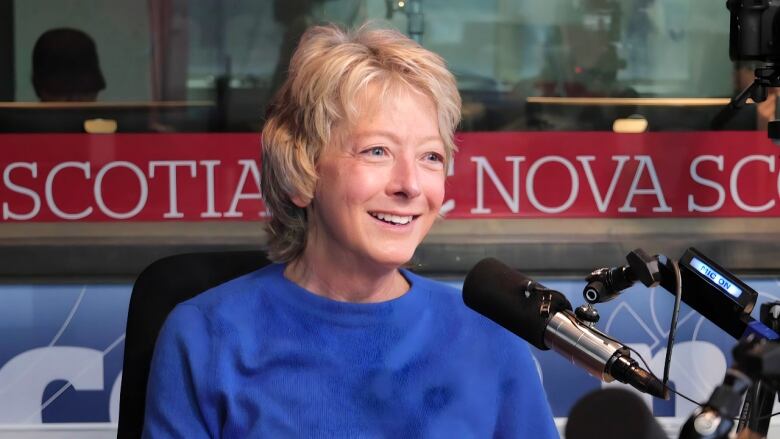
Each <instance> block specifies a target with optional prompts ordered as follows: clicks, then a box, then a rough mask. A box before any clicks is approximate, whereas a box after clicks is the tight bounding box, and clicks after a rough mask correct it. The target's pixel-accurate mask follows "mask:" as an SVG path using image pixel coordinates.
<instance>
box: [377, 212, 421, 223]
mask: <svg viewBox="0 0 780 439" xmlns="http://www.w3.org/2000/svg"><path fill="white" fill-rule="evenodd" d="M370 213H371V216H373V217H376V218H379V219H380V220H382V221H387V222H390V223H393V224H409V223H410V222H411V221H412V217H411V216H398V215H390V214H389V213H373V212H370Z"/></svg>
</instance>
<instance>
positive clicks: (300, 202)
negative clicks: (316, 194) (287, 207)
mask: <svg viewBox="0 0 780 439" xmlns="http://www.w3.org/2000/svg"><path fill="white" fill-rule="evenodd" d="M290 200H291V201H292V202H293V204H295V205H296V206H298V207H300V208H301V209H305V208H307V207H308V206H309V204H311V198H308V197H304V196H302V195H300V194H296V195H293V196H292V197H290Z"/></svg>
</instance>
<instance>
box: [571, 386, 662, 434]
mask: <svg viewBox="0 0 780 439" xmlns="http://www.w3.org/2000/svg"><path fill="white" fill-rule="evenodd" d="M564 436H565V437H566V439H592V438H618V437H619V438H631V439H668V438H669V436H667V434H666V432H664V429H663V428H662V427H661V424H659V423H658V421H657V420H656V419H655V417H653V413H652V412H651V411H650V409H649V408H648V407H647V404H645V402H644V401H642V399H641V398H640V397H639V396H637V395H636V394H635V393H633V392H630V391H628V390H625V389H616V388H609V389H599V390H595V391H593V392H590V393H588V394H587V395H585V396H583V397H582V398H581V399H580V400H579V401H577V403H576V404H574V407H572V409H571V412H570V413H569V417H568V418H567V420H566V431H565V433H564Z"/></svg>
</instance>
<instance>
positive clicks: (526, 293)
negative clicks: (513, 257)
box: [463, 258, 667, 399]
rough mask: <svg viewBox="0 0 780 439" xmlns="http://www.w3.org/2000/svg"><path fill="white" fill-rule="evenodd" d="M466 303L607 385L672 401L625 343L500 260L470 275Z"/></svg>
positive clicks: (488, 261) (465, 286) (483, 264)
mask: <svg viewBox="0 0 780 439" xmlns="http://www.w3.org/2000/svg"><path fill="white" fill-rule="evenodd" d="M463 302H464V303H465V304H466V306H468V307H469V308H471V309H473V310H474V311H476V312H478V313H480V314H482V315H483V316H485V317H487V318H489V319H491V320H493V321H494V322H496V323H498V324H499V325H501V326H503V327H504V328H506V329H508V330H509V331H511V332H513V333H514V334H516V335H517V336H519V337H520V338H522V339H524V340H525V341H527V342H529V343H531V344H532V345H534V346H536V347H537V348H539V349H541V350H549V349H550V348H552V349H553V350H554V351H556V352H558V353H559V354H561V355H563V356H564V357H566V358H567V359H568V360H569V361H571V362H572V363H573V364H575V365H577V366H580V367H582V368H583V369H585V370H586V371H587V372H588V373H589V374H591V375H593V376H594V377H596V378H598V379H600V380H602V381H604V382H611V381H613V380H618V381H620V382H621V383H626V384H629V385H631V386H633V387H634V388H636V389H637V390H639V391H641V392H645V393H648V394H650V395H653V396H655V397H658V398H663V399H666V398H667V392H666V389H665V388H664V385H663V383H661V381H660V380H658V378H656V377H655V376H654V375H653V374H651V373H650V372H648V371H646V370H644V369H642V368H641V367H639V364H637V362H636V360H634V359H633V358H631V356H630V353H629V350H628V348H627V347H626V346H625V345H623V344H622V343H620V342H618V341H617V340H614V339H612V338H611V337H609V336H607V335H606V334H603V333H601V332H599V331H598V330H596V329H594V328H592V327H590V326H589V325H588V324H585V323H583V322H581V321H580V320H579V319H577V317H576V316H575V315H574V313H573V312H572V311H571V304H570V303H569V301H568V300H566V297H565V296H564V295H563V294H561V293H559V292H557V291H554V290H550V289H548V288H546V287H544V286H543V285H541V284H539V283H537V282H534V281H533V280H531V279H529V278H527V277H525V276H523V275H522V274H520V273H518V272H517V271H515V270H513V269H511V268H510V267H508V266H506V265H505V264H503V263H502V262H500V261H499V260H497V259H495V258H487V259H483V260H482V261H480V262H479V263H477V265H475V266H474V268H472V269H471V271H469V273H468V274H467V275H466V280H465V281H464V282H463Z"/></svg>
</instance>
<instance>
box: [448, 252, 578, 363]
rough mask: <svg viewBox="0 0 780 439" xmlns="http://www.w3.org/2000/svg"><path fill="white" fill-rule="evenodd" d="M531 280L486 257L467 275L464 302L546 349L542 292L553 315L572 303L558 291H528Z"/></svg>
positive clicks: (538, 346) (569, 306)
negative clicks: (546, 297) (548, 301)
mask: <svg viewBox="0 0 780 439" xmlns="http://www.w3.org/2000/svg"><path fill="white" fill-rule="evenodd" d="M532 282H533V281H532V280H531V279H529V278H527V277H525V276H523V275H522V274H520V273H518V272H517V271H515V270H513V269H512V268H510V267H508V266H507V265H505V264H504V263H503V262H501V261H499V260H498V259H495V258H486V259H483V260H481V261H479V262H478V263H477V265H475V266H474V268H472V269H471V270H470V271H469V272H468V274H467V275H466V280H465V281H464V282H463V302H464V303H465V304H466V306H468V307H469V308H471V309H473V310H474V311H476V312H478V313H480V314H482V315H483V316H485V317H488V318H489V319H491V320H493V321H494V322H496V323H498V324H499V325H501V326H503V327H504V328H506V329H508V330H510V331H512V332H513V333H515V334H516V335H518V336H519V337H521V338H522V339H524V340H525V341H527V342H529V343H531V344H532V345H534V346H536V347H537V348H539V349H542V350H547V349H549V348H548V347H547V346H546V345H545V344H544V331H545V328H546V327H547V323H548V321H549V317H547V318H545V317H543V316H542V315H541V314H540V308H541V305H542V298H543V294H547V293H549V294H550V312H549V315H550V316H552V315H553V314H555V313H556V312H559V311H562V310H564V309H569V310H570V309H571V304H570V303H569V301H568V300H566V297H565V296H564V295H563V294H561V293H559V292H557V291H553V290H546V291H544V292H541V291H539V290H535V289H531V290H530V291H529V290H528V289H527V287H528V285H529V284H530V283H532ZM537 285H538V284H537Z"/></svg>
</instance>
